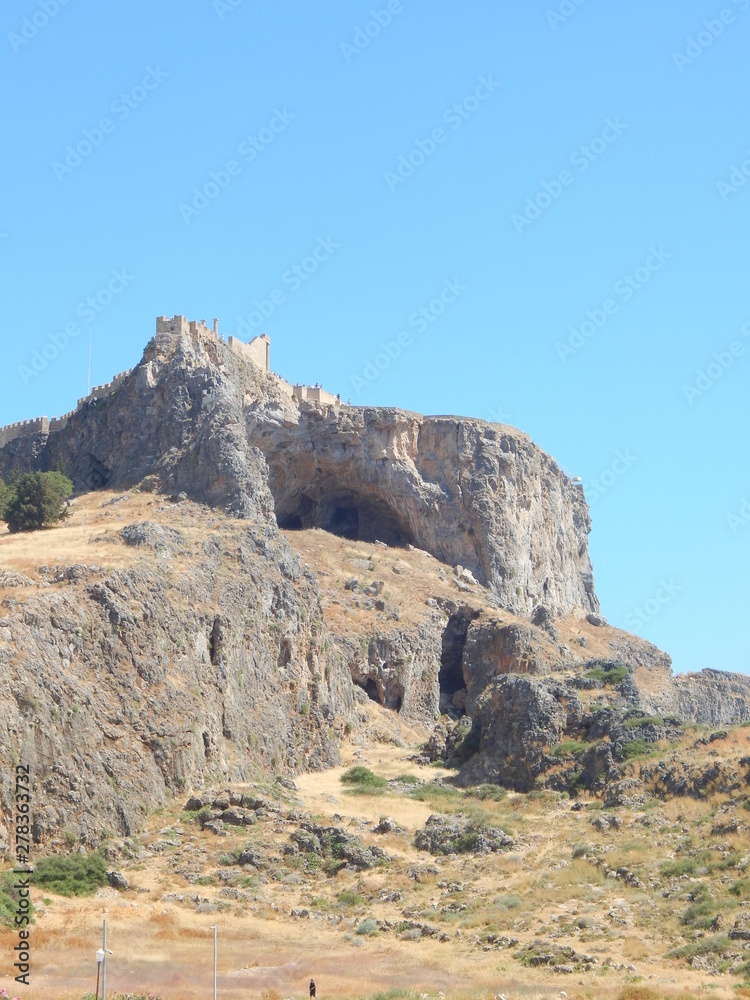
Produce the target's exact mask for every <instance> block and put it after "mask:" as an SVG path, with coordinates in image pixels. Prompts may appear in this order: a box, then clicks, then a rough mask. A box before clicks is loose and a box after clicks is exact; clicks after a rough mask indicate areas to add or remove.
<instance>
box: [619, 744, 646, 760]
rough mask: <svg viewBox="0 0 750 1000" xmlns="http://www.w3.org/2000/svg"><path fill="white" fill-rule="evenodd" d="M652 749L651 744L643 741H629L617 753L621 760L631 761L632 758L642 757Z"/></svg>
mask: <svg viewBox="0 0 750 1000" xmlns="http://www.w3.org/2000/svg"><path fill="white" fill-rule="evenodd" d="M653 749H654V747H653V744H651V743H647V742H646V741H645V740H630V742H629V743H625V744H624V746H622V747H621V748H620V750H619V752H618V757H620V759H621V760H633V758H634V757H644V756H646V754H649V753H651V751H652V750H653Z"/></svg>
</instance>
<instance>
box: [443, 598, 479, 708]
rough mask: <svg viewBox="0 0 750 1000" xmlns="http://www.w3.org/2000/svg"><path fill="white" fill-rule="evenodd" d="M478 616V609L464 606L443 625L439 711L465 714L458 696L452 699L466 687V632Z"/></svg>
mask: <svg viewBox="0 0 750 1000" xmlns="http://www.w3.org/2000/svg"><path fill="white" fill-rule="evenodd" d="M478 617H479V612H478V611H475V610H474V609H473V608H468V607H464V608H461V609H460V610H458V611H456V612H455V614H452V615H451V616H450V618H449V619H448V623H447V625H446V626H445V630H444V632H443V643H442V650H441V654H440V670H439V672H438V684H439V686H440V710H441V711H448V712H452V713H454V714H455V713H458V714H459V715H464V714H465V711H466V709H465V707H464V704H462V703H461V699H460V697H459V698H457V699H455V700H454V696H455V695H456V693H457V692H460V691H465V689H466V681H465V680H464V671H463V656H464V647H465V646H466V633H467V632H468V630H469V625H470V624H471V622H473V621H474V619H475V618H478Z"/></svg>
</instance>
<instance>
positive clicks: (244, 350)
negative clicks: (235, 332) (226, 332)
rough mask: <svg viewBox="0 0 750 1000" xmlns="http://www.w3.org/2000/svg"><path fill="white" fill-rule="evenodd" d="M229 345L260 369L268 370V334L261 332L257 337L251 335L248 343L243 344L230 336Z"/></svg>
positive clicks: (269, 340)
mask: <svg viewBox="0 0 750 1000" xmlns="http://www.w3.org/2000/svg"><path fill="white" fill-rule="evenodd" d="M229 346H230V348H231V349H232V350H233V351H235V352H236V353H237V354H240V355H242V357H243V358H245V359H246V360H248V361H252V362H253V364H255V365H257V366H258V368H260V369H261V371H264V372H270V370H271V338H270V337H269V336H268V334H266V333H262V334H261V335H260V336H259V337H253V339H252V340H251V341H250V343H249V344H245V343H244V342H243V341H241V340H238V339H237V338H236V337H230V338H229Z"/></svg>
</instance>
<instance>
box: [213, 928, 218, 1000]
mask: <svg viewBox="0 0 750 1000" xmlns="http://www.w3.org/2000/svg"><path fill="white" fill-rule="evenodd" d="M218 929H219V928H218V925H217V924H214V1000H216V932H217V931H218Z"/></svg>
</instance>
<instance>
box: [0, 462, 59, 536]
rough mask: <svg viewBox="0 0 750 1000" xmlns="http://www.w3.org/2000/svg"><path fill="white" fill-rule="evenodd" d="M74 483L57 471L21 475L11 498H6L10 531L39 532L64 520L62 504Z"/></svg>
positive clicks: (6, 512) (6, 515)
mask: <svg viewBox="0 0 750 1000" xmlns="http://www.w3.org/2000/svg"><path fill="white" fill-rule="evenodd" d="M72 493H73V484H72V483H71V481H70V480H69V479H68V478H67V477H66V476H63V475H62V473H60V472H30V473H28V474H27V475H25V476H21V477H20V479H19V480H18V482H17V483H16V485H15V487H14V488H13V489H12V493H11V496H10V497H9V498H8V497H7V496H6V502H5V510H4V515H5V520H6V521H7V523H8V529H9V530H10V531H38V530H39V529H40V528H48V527H49V526H50V525H52V524H57V523H58V522H59V521H62V520H64V519H65V518H66V517H67V516H68V514H69V513H70V511H69V509H68V507H67V505H66V503H65V501H66V500H67V499H68V497H69V496H71V494H72Z"/></svg>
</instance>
